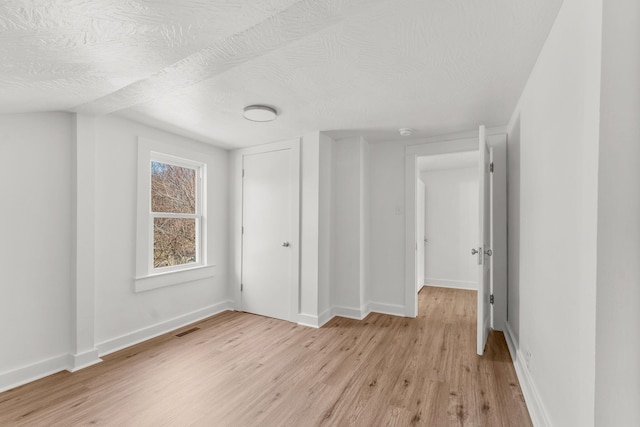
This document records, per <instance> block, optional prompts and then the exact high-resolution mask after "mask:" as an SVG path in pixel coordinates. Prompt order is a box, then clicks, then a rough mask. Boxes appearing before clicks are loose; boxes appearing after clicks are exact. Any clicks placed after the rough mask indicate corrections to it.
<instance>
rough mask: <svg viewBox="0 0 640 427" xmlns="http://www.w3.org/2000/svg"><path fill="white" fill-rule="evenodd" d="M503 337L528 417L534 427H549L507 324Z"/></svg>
mask: <svg viewBox="0 0 640 427" xmlns="http://www.w3.org/2000/svg"><path fill="white" fill-rule="evenodd" d="M504 337H505V340H506V341H507V347H509V353H511V359H512V360H513V366H514V368H515V370H516V375H517V376H518V381H519V382H520V388H521V389H522V395H523V396H524V400H525V402H526V404H527V409H528V410H529V416H530V417H531V422H532V423H533V425H534V426H535V427H551V422H550V421H549V417H548V415H547V411H546V409H545V407H544V404H543V403H542V399H541V398H540V394H539V393H538V389H536V386H535V384H534V382H533V378H532V377H531V373H530V372H529V370H528V369H527V364H526V362H525V360H524V356H523V355H522V352H521V351H520V350H519V345H518V343H517V342H516V341H515V338H514V337H515V335H514V334H513V331H512V330H511V325H510V324H509V322H507V323H506V328H505V331H504Z"/></svg>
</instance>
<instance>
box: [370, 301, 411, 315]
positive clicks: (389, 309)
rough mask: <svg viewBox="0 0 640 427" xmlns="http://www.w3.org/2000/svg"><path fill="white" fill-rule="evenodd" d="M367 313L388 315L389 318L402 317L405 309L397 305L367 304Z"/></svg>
mask: <svg viewBox="0 0 640 427" xmlns="http://www.w3.org/2000/svg"><path fill="white" fill-rule="evenodd" d="M367 307H368V310H367V311H368V312H369V313H381V314H389V315H391V316H401V317H404V312H405V307H404V306H403V305H398V304H384V303H381V302H370V303H369V304H367Z"/></svg>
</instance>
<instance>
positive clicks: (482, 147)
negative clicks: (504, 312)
mask: <svg viewBox="0 0 640 427" xmlns="http://www.w3.org/2000/svg"><path fill="white" fill-rule="evenodd" d="M478 149H479V153H480V156H479V157H480V162H479V165H478V167H479V171H478V172H479V174H478V181H479V183H480V205H479V207H480V233H479V240H478V242H479V243H478V248H477V249H476V248H474V249H473V250H472V251H471V253H472V254H473V255H477V256H478V354H479V355H480V356H482V354H483V353H484V346H485V344H486V343H487V337H488V336H489V327H490V319H491V304H490V302H489V298H490V296H491V295H490V294H491V290H490V288H491V283H490V281H491V262H490V260H489V257H490V256H491V255H492V252H491V248H490V247H489V242H490V236H491V230H490V228H491V222H490V206H491V204H490V203H491V201H490V176H489V173H490V170H489V168H490V162H491V160H490V159H491V152H490V150H489V146H488V145H487V139H486V135H485V128H484V126H480V130H479V138H478Z"/></svg>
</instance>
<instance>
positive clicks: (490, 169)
mask: <svg viewBox="0 0 640 427" xmlns="http://www.w3.org/2000/svg"><path fill="white" fill-rule="evenodd" d="M489 171H490V172H491V173H493V162H491V163H489Z"/></svg>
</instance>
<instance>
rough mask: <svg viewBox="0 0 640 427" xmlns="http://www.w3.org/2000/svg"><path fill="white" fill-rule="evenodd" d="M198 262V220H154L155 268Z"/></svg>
mask: <svg viewBox="0 0 640 427" xmlns="http://www.w3.org/2000/svg"><path fill="white" fill-rule="evenodd" d="M192 262H196V220H195V219H193V218H154V219H153V267H154V268H160V267H169V266H173V265H182V264H189V263H192Z"/></svg>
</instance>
